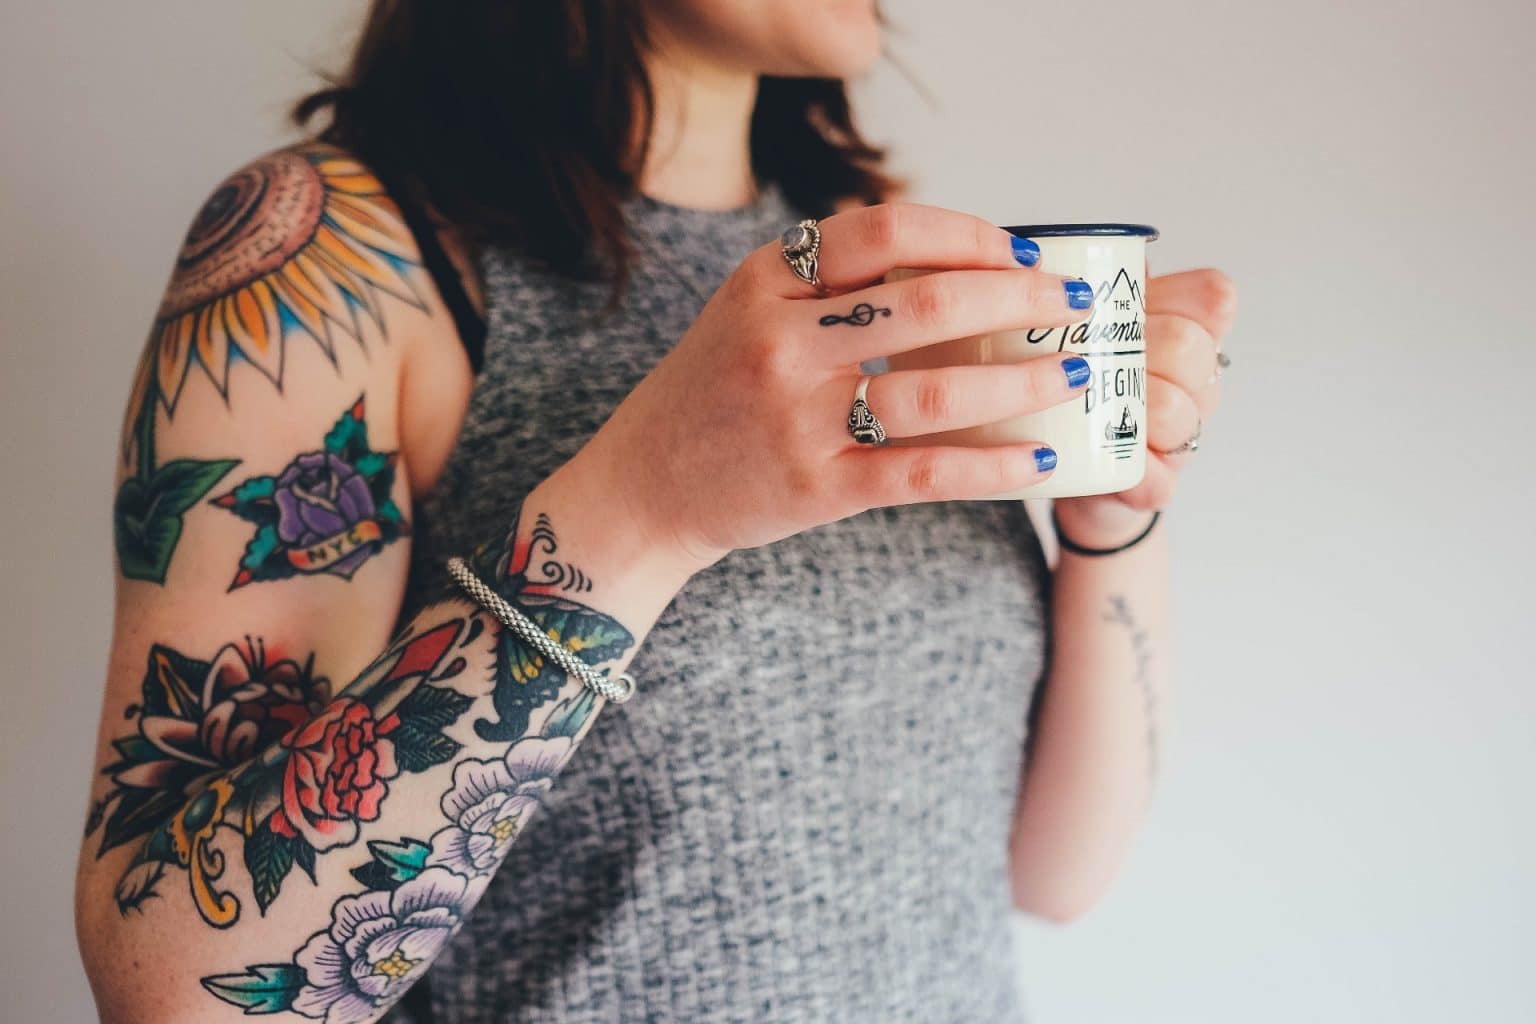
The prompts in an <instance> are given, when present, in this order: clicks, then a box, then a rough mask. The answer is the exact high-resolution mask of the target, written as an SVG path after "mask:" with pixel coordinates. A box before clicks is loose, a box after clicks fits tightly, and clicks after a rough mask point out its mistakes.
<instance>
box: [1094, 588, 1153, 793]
mask: <svg viewBox="0 0 1536 1024" xmlns="http://www.w3.org/2000/svg"><path fill="white" fill-rule="evenodd" d="M1104 621H1105V622H1110V623H1113V624H1115V625H1117V626H1122V627H1124V628H1125V631H1126V635H1127V637H1128V639H1129V641H1130V645H1131V655H1132V657H1134V658H1135V659H1136V669H1135V673H1134V675H1133V676H1132V678H1133V680H1134V681H1135V684H1136V687H1137V689H1139V690H1140V691H1141V706H1142V715H1143V716H1144V719H1145V722H1146V751H1147V773H1148V775H1149V776H1151V777H1153V778H1156V776H1157V765H1158V739H1157V693H1156V692H1155V691H1154V689H1153V686H1152V641H1151V639H1150V638H1149V637H1148V636H1147V631H1146V630H1145V629H1143V628H1142V627H1141V625H1140V624H1139V623H1138V622H1137V621H1136V617H1135V615H1133V614H1132V612H1131V604H1130V602H1129V601H1128V600H1126V598H1125V597H1124V595H1121V594H1111V595H1110V596H1109V609H1108V610H1107V611H1106V612H1105V613H1104Z"/></svg>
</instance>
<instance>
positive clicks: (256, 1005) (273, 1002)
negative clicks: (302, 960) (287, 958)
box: [203, 964, 304, 1013]
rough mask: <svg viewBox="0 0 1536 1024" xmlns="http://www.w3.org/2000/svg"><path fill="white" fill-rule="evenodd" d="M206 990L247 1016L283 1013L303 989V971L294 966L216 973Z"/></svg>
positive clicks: (207, 979) (261, 965) (258, 966)
mask: <svg viewBox="0 0 1536 1024" xmlns="http://www.w3.org/2000/svg"><path fill="white" fill-rule="evenodd" d="M203 987H204V988H206V989H207V990H208V991H209V992H212V993H213V994H214V995H216V996H218V997H219V998H220V999H222V1000H224V1001H225V1002H226V1003H231V1004H233V1005H235V1006H239V1007H242V1008H243V1009H244V1010H245V1012H246V1013H281V1012H282V1011H284V1010H286V1009H288V1008H289V1007H290V1006H292V1005H293V1000H294V997H295V996H297V995H298V994H299V990H300V989H301V988H303V987H304V971H303V970H302V969H301V968H299V967H297V966H296V965H294V964H257V965H255V966H254V967H247V968H246V969H245V970H244V971H243V972H242V973H240V974H217V975H214V976H213V977H211V978H204V979H203Z"/></svg>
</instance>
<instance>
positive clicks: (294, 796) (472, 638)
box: [87, 415, 635, 1024]
mask: <svg viewBox="0 0 1536 1024" xmlns="http://www.w3.org/2000/svg"><path fill="white" fill-rule="evenodd" d="M359 418H360V415H359ZM338 429H340V428H338ZM260 479H269V478H260ZM251 483H252V482H251V481H248V482H247V483H246V484H242V485H241V488H246V487H249V486H251ZM241 488H236V492H239V491H240V490H241ZM238 500H239V499H237V501H238ZM358 500H359V501H360V500H361V494H360V492H359V499H358ZM220 503H222V499H220ZM230 507H231V508H232V510H233V506H230ZM275 514H277V515H281V512H280V511H279V512H276V513H275ZM513 523H514V525H513V528H512V529H511V531H510V532H509V533H508V535H507V540H506V543H505V545H504V546H503V547H502V548H501V549H500V550H496V551H484V550H483V551H481V552H480V553H478V554H477V557H476V559H475V565H476V571H477V573H478V574H479V575H480V576H481V578H482V579H485V580H486V581H487V582H490V583H491V584H492V585H493V586H494V587H495V588H496V589H497V591H498V592H499V593H501V594H502V596H504V597H505V598H506V599H507V600H509V601H511V602H513V603H514V604H515V605H517V606H518V607H519V608H520V609H521V610H523V611H524V612H525V613H526V614H527V615H528V616H529V617H531V618H532V619H534V621H536V622H538V623H539V625H540V626H541V627H542V628H544V629H545V631H546V632H548V634H549V635H550V636H551V637H553V638H555V639H557V640H559V641H560V642H562V643H564V644H565V645H566V646H567V647H568V648H569V649H570V650H572V651H573V652H576V653H577V655H578V656H579V657H581V658H582V659H583V660H584V661H586V662H587V663H588V664H590V665H593V666H594V667H598V668H603V667H611V666H610V663H612V662H614V661H616V660H617V659H621V658H622V657H624V656H625V655H626V654H627V653H628V652H629V650H630V649H631V648H632V647H633V646H634V643H635V640H634V637H633V635H632V634H631V633H630V632H629V630H627V629H626V628H625V627H624V626H623V625H621V624H620V623H619V622H618V621H617V620H616V619H614V618H612V617H611V616H608V615H605V614H603V613H601V612H599V611H597V610H595V609H593V608H591V607H589V606H587V605H585V604H582V603H579V602H576V601H573V600H571V599H570V598H569V597H568V596H566V595H567V594H569V593H571V592H572V591H573V590H574V591H576V592H581V593H585V592H586V591H589V590H590V589H591V581H590V579H589V578H588V577H587V576H586V575H585V574H584V573H582V572H581V570H580V569H578V568H576V567H574V566H569V565H565V564H562V563H559V562H557V561H555V560H554V559H553V557H552V556H553V555H554V553H555V550H556V541H555V532H554V529H553V526H552V524H551V523H550V522H549V519H548V517H547V516H544V515H540V516H539V517H538V520H537V522H536V524H535V528H534V530H533V531H532V532H531V534H530V537H529V538H528V539H526V540H521V541H519V540H518V529H517V518H516V517H514V520H513ZM550 566H559V568H558V570H555V571H552V570H551V569H550ZM530 567H536V568H537V571H538V573H539V575H537V576H536V577H535V576H531V575H530V571H531V569H530ZM572 579H580V580H581V581H582V584H584V585H582V586H574V587H573V586H572V583H571V581H572ZM312 661H313V659H312V658H309V657H307V656H287V655H286V654H284V653H279V652H277V651H275V650H274V649H271V648H264V647H263V645H262V643H261V642H260V641H257V640H252V639H246V640H245V641H243V642H240V643H231V644H228V645H226V646H224V647H222V648H220V649H219V650H217V651H195V650H180V649H178V648H177V647H176V646H175V645H173V644H170V643H162V644H155V645H153V646H152V647H151V648H150V650H149V653H148V658H147V662H146V665H145V670H144V677H143V682H142V689H141V695H140V699H139V701H138V703H136V704H134V705H132V706H130V707H129V708H128V709H127V715H126V717H127V719H128V721H129V722H131V723H132V725H133V728H132V731H129V732H127V733H126V734H124V735H123V736H121V737H119V738H117V739H116V740H115V741H114V742H113V746H114V747H115V748H116V754H117V758H116V760H114V761H113V762H112V763H110V764H108V765H107V766H106V767H105V768H104V769H103V774H104V775H105V776H106V778H107V780H108V784H109V785H108V790H107V792H106V794H105V796H104V797H102V798H101V799H100V800H99V801H98V802H97V803H96V804H95V806H94V807H93V808H92V812H91V815H90V820H89V822H88V823H87V834H88V835H95V834H96V833H98V832H99V833H100V836H101V838H100V845H99V852H98V856H99V855H100V854H101V853H105V852H106V851H107V850H110V849H113V848H115V847H119V846H123V845H125V844H130V843H131V844H134V847H133V848H134V853H133V856H132V859H131V862H130V864H129V866H128V868H127V870H126V872H125V873H124V874H123V876H122V878H121V880H120V881H119V882H118V885H117V892H116V900H117V905H118V908H119V910H121V912H122V913H123V914H124V915H125V916H126V915H130V914H131V913H154V912H156V907H157V904H156V903H154V902H151V900H152V897H155V896H164V895H167V893H168V892H169V890H167V889H166V887H167V886H168V885H170V884H171V883H172V882H173V881H174V882H175V883H176V884H177V885H183V886H185V887H186V889H185V891H186V892H187V893H188V894H189V895H190V900H191V904H192V905H193V906H194V907H196V910H197V913H198V914H199V915H200V916H201V918H202V920H203V921H205V922H206V923H207V924H208V925H209V926H212V927H215V928H232V927H238V926H241V925H243V924H245V922H246V921H247V920H248V918H249V917H250V912H249V906H248V902H247V901H249V903H254V905H255V907H256V912H257V915H258V917H262V916H264V915H265V913H266V911H267V908H268V907H270V906H271V905H272V904H273V903H274V902H276V901H277V900H279V899H285V898H288V891H289V890H290V889H291V888H293V887H295V886H296V885H297V886H299V887H301V888H302V889H304V890H305V891H306V894H307V895H308V898H310V899H311V900H312V898H313V896H312V894H313V893H315V891H316V886H317V884H318V883H317V882H316V878H317V865H319V864H321V863H324V862H325V861H326V860H327V859H329V858H333V857H335V858H341V864H342V865H343V866H345V868H346V869H347V873H348V874H349V875H350V878H351V881H352V884H351V885H350V886H349V888H348V889H347V890H346V891H334V890H335V887H334V883H332V885H331V887H330V888H329V889H328V888H326V887H325V886H321V891H323V892H325V894H326V896H327V897H328V898H330V899H332V900H334V902H333V903H332V905H331V908H330V913H329V915H328V917H329V919H328V920H324V919H317V920H316V921H315V924H316V925H318V926H319V927H318V929H317V930H315V931H314V932H313V933H312V934H308V935H304V934H299V935H282V934H277V933H275V932H274V933H272V934H271V935H270V940H271V943H272V946H273V952H274V953H279V955H280V956H282V957H286V958H287V959H280V960H275V961H272V962H264V963H256V964H247V965H240V964H235V965H230V969H229V970H227V971H224V972H220V973H213V974H210V975H209V976H206V977H204V978H203V987H204V988H205V989H206V990H207V991H208V992H209V993H211V994H212V996H214V997H217V998H218V999H221V1000H223V1001H224V1002H226V1003H230V1004H232V1005H234V1006H237V1007H240V1008H241V1009H242V1010H243V1011H244V1012H245V1013H247V1014H272V1013H279V1012H291V1013H294V1014H297V1015H299V1016H302V1017H308V1018H313V1019H319V1020H325V1021H327V1022H329V1024H354V1022H363V1021H371V1020H374V1019H375V1018H376V1017H377V1016H378V1015H379V1014H381V1013H382V1012H383V1011H384V1010H385V1009H386V1008H387V1007H388V1006H390V1005H391V1004H392V1003H393V1002H394V1001H395V1000H397V999H398V998H400V996H401V995H403V994H404V992H405V990H406V989H407V988H409V987H410V985H411V984H413V983H414V982H415V981H416V979H417V978H418V977H420V975H421V973H422V972H423V971H425V970H426V969H427V966H428V965H429V964H430V963H431V961H432V960H433V958H434V957H435V956H436V955H437V954H438V952H439V951H440V950H441V949H442V947H443V946H444V944H445V943H446V942H447V941H448V939H449V937H450V936H451V935H452V934H453V932H454V931H455V930H457V928H458V926H459V924H460V922H462V921H463V919H464V917H465V916H466V915H467V914H468V913H469V910H470V908H471V907H472V906H473V905H474V903H475V902H476V900H478V899H479V897H480V895H481V893H483V891H484V889H485V887H486V885H487V884H489V880H490V877H491V875H492V874H493V873H494V872H495V870H496V869H497V867H498V866H499V865H500V863H501V861H502V858H503V857H504V856H505V855H506V853H507V850H508V849H509V848H510V846H511V844H512V842H513V841H514V840H515V839H516V837H517V835H518V834H519V832H520V831H521V830H522V829H523V828H524V827H525V826H526V825H527V823H528V820H529V818H530V816H531V815H532V814H533V813H534V811H535V810H536V808H537V807H538V806H539V803H540V800H541V796H542V794H543V793H544V792H545V791H546V790H548V789H549V788H550V786H551V785H552V784H553V783H554V780H555V778H556V776H557V775H558V774H559V772H560V770H561V769H562V768H563V767H564V765H565V764H566V762H567V761H568V760H569V759H570V757H571V755H572V752H573V750H574V747H575V746H576V744H577V743H579V742H580V740H581V738H582V737H583V736H584V735H585V733H586V731H587V729H588V728H589V726H590V724H591V722H592V720H593V719H594V717H595V714H596V712H597V711H598V710H599V708H600V706H601V704H602V703H603V702H602V699H601V698H599V697H596V696H594V695H593V694H592V693H591V692H590V691H588V690H586V689H584V688H582V687H581V685H580V684H579V682H577V681H574V680H570V679H568V678H567V677H566V676H565V674H564V672H562V671H561V670H560V669H559V668H558V667H557V666H555V665H552V664H549V663H547V662H545V661H544V660H543V659H542V658H541V657H540V656H539V655H538V653H537V652H535V651H533V650H532V649H530V648H528V647H526V646H525V645H524V644H523V643H522V642H521V641H519V640H516V639H515V638H513V637H512V636H511V635H510V634H509V633H505V632H503V631H502V630H501V628H500V626H499V624H498V623H497V622H496V621H495V620H494V619H493V618H491V617H490V616H489V615H487V614H484V613H482V612H481V611H480V610H479V609H478V608H476V607H474V606H472V605H469V604H467V603H465V602H463V601H460V600H448V601H445V602H443V603H441V604H438V605H435V606H433V607H431V608H429V609H427V610H425V611H424V612H422V614H421V615H420V616H418V617H417V618H416V620H415V621H413V622H412V623H411V624H410V625H409V626H407V627H406V628H405V629H404V630H403V631H402V632H401V634H400V635H399V636H398V637H397V638H396V639H395V640H394V641H393V642H392V643H391V644H390V645H389V646H388V648H387V649H386V650H385V651H384V653H383V654H381V655H380V656H379V657H378V658H377V659H375V660H374V662H373V663H372V664H371V665H369V666H368V667H367V668H366V669H364V670H363V671H362V672H361V673H360V674H359V675H358V676H357V677H356V678H355V679H354V680H353V681H352V682H351V683H349V684H348V685H347V686H345V687H344V688H342V689H341V690H340V692H339V693H338V694H337V695H335V696H334V697H333V696H331V694H330V687H329V685H328V684H327V681H326V680H325V679H323V678H319V677H317V676H316V674H315V673H314V671H313V664H312ZM413 778H420V779H422V780H423V781H422V782H416V783H413V782H412V781H411V780H412V779H413ZM429 807H431V808H432V810H431V812H430V813H426V812H427V810H428V808H429ZM424 814H425V815H426V816H424ZM423 824H425V827H422V826H423ZM413 826H414V827H413ZM365 830H368V831H369V834H370V836H376V837H377V838H371V839H370V841H367V842H362V841H361V840H362V837H363V833H364V831H365ZM237 863H238V864H239V869H238V870H237V869H236V864H237ZM295 869H297V872H296V871H295ZM296 875H303V876H305V877H306V878H307V882H306V881H303V880H299V881H297V882H296V881H295V878H296ZM330 877H334V874H333V875H331V876H330ZM305 898H306V897H305V896H300V897H298V899H299V900H300V903H301V904H302V903H303V902H304V900H305ZM170 902H171V901H165V903H166V904H167V905H168V904H169V903H170ZM175 902H180V899H178V900H177V901H175ZM252 927H255V928H258V929H259V928H260V927H261V925H260V924H256V925H253V926H252ZM267 939H268V936H266V935H263V936H262V941H263V942H265V941H267Z"/></svg>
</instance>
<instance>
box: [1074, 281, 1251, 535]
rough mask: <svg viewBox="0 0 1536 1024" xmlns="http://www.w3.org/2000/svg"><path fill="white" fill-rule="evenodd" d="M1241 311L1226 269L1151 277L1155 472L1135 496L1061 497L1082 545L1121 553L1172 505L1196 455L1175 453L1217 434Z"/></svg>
mask: <svg viewBox="0 0 1536 1024" xmlns="http://www.w3.org/2000/svg"><path fill="white" fill-rule="evenodd" d="M1236 312H1237V291H1236V289H1235V288H1234V287H1233V284H1232V281H1231V279H1230V278H1228V277H1227V276H1226V275H1225V274H1223V273H1222V272H1221V271H1219V270H1186V271H1183V272H1182V273H1178V274H1165V275H1163V276H1162V277H1153V278H1148V279H1147V322H1146V343H1147V420H1148V422H1147V473H1146V476H1144V477H1143V478H1142V480H1141V483H1139V484H1137V485H1136V486H1135V487H1132V488H1131V489H1130V490H1126V491H1119V492H1117V493H1115V494H1094V495H1089V496H1087V497H1082V498H1060V499H1058V500H1057V501H1056V515H1057V518H1058V519H1059V520H1060V522H1061V524H1062V529H1063V530H1065V531H1066V533H1067V535H1068V536H1070V537H1071V538H1072V539H1073V540H1074V541H1076V542H1077V543H1079V544H1084V545H1087V546H1089V547H1113V546H1114V545H1116V544H1119V543H1122V542H1124V541H1126V540H1129V539H1130V538H1132V537H1134V536H1135V535H1136V534H1137V533H1139V532H1140V531H1141V530H1142V529H1143V528H1145V526H1146V524H1147V519H1148V513H1150V512H1152V511H1155V510H1156V509H1160V508H1162V507H1163V506H1165V505H1167V504H1168V502H1169V500H1170V499H1172V497H1173V491H1174V487H1175V486H1176V485H1177V483H1178V475H1179V471H1180V470H1182V469H1183V468H1184V466H1185V465H1187V464H1188V462H1189V460H1190V459H1191V458H1192V457H1193V455H1194V453H1193V452H1189V451H1185V452H1179V453H1177V454H1173V449H1176V448H1179V447H1180V446H1181V445H1183V444H1184V443H1185V442H1187V441H1188V440H1189V439H1190V438H1192V437H1194V436H1195V434H1196V432H1197V431H1199V432H1201V433H1202V434H1203V433H1204V432H1205V431H1208V430H1209V429H1210V426H1211V418H1212V416H1213V415H1214V414H1215V412H1216V406H1217V404H1218V403H1219V402H1220V400H1221V381H1220V379H1219V377H1218V375H1217V373H1216V367H1217V361H1216V356H1217V353H1218V352H1220V351H1221V342H1222V338H1223V337H1224V336H1225V335H1226V333H1227V331H1228V330H1229V329H1230V328H1231V326H1232V318H1233V316H1234V315H1235V314H1236Z"/></svg>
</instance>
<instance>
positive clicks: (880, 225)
mask: <svg viewBox="0 0 1536 1024" xmlns="http://www.w3.org/2000/svg"><path fill="white" fill-rule="evenodd" d="M864 214H865V215H864V219H863V222H862V224H861V226H860V231H861V232H862V235H863V237H862V238H860V241H861V242H862V243H863V244H864V245H865V246H866V247H867V248H869V249H870V250H872V251H874V252H876V253H882V252H889V251H891V250H893V249H895V248H896V240H897V239H898V238H899V237H900V232H901V204H900V203H879V204H877V205H875V206H871V207H869V208H867V209H866V210H865V211H864Z"/></svg>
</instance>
